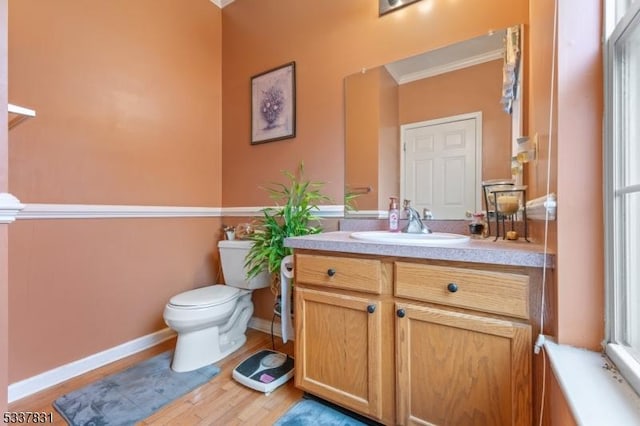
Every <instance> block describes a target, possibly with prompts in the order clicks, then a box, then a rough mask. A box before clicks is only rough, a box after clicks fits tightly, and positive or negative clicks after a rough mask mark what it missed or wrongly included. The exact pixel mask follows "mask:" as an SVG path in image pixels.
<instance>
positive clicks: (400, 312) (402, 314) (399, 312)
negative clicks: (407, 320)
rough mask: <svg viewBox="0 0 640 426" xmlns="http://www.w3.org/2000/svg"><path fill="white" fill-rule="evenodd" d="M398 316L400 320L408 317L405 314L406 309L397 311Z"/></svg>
mask: <svg viewBox="0 0 640 426" xmlns="http://www.w3.org/2000/svg"><path fill="white" fill-rule="evenodd" d="M396 315H398V316H399V317H400V318H404V316H405V315H406V314H405V312H404V309H398V310H397V311H396Z"/></svg>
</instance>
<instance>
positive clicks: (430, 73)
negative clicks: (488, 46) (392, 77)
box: [398, 49, 504, 84]
mask: <svg viewBox="0 0 640 426" xmlns="http://www.w3.org/2000/svg"><path fill="white" fill-rule="evenodd" d="M503 55H504V52H503V50H502V49H497V50H494V51H491V52H487V53H483V54H481V55H476V56H472V57H470V58H465V59H462V60H459V61H454V62H450V63H448V64H445V65H441V66H437V67H431V68H427V69H425V70H421V71H417V72H414V73H410V74H406V75H403V76H401V77H400V78H399V79H398V84H405V83H411V82H412V81H416V80H421V79H423V78H428V77H434V76H436V75H439V74H445V73H448V72H451V71H456V70H461V69H463V68H468V67H472V66H474V65H480V64H483V63H485V62H489V61H494V60H496V59H501V58H502V57H503Z"/></svg>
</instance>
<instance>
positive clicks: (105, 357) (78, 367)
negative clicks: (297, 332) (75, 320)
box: [8, 323, 270, 403]
mask: <svg viewBox="0 0 640 426" xmlns="http://www.w3.org/2000/svg"><path fill="white" fill-rule="evenodd" d="M269 324H270V323H269ZM174 336H175V332H174V331H173V330H171V329H170V328H165V329H162V330H160V331H156V332H155V333H151V334H147V335H146V336H142V337H139V338H137V339H134V340H131V341H129V342H126V343H123V344H121V345H118V346H115V347H113V348H111V349H107V350H105V351H102V352H99V353H97V354H93V355H90V356H88V357H86V358H83V359H79V360H77V361H74V362H71V363H69V364H66V365H62V366H60V367H57V368H54V369H53V370H49V371H45V372H44V373H41V374H38V375H37V376H33V377H30V378H28V379H25V380H22V381H19V382H16V383H12V384H10V385H9V388H8V402H9V403H11V402H14V401H17V400H18V399H22V398H24V397H26V396H29V395H32V394H34V393H36V392H39V391H41V390H43V389H46V388H48V387H51V386H54V385H57V384H58V383H61V382H64V381H65V380H69V379H71V378H73V377H76V376H79V375H81V374H84V373H86V372H88V371H91V370H94V369H96V368H99V367H102V366H103V365H107V364H109V363H111V362H114V361H117V360H119V359H121V358H124V357H127V356H129V355H133V354H135V353H137V352H140V351H142V350H144V349H147V348H150V347H152V346H155V345H157V344H159V343H162V342H164V341H165V340H168V339H170V338H172V337H174Z"/></svg>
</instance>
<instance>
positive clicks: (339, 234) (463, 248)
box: [285, 231, 555, 267]
mask: <svg viewBox="0 0 640 426" xmlns="http://www.w3.org/2000/svg"><path fill="white" fill-rule="evenodd" d="M350 234H351V232H349V231H335V232H325V233H321V234H315V235H306V236H302V237H289V238H287V239H286V240H285V246H287V247H291V248H294V249H307V250H322V251H335V252H342V253H358V254H373V255H379V256H397V257H409V258H419V259H434V260H450V261H456V262H473V263H488V264H497V265H510V266H528V267H543V266H544V265H545V262H544V260H545V253H544V247H543V246H542V245H540V244H537V243H528V242H526V241H524V240H518V241H507V240H498V241H494V240H493V238H487V239H482V240H470V241H467V242H463V243H457V244H451V245H447V246H426V245H420V246H417V245H409V244H397V243H393V244H389V243H379V242H372V241H363V240H356V239H353V238H351V237H350V236H349V235H350ZM554 259H555V255H554V254H553V253H549V252H547V254H546V266H547V267H553V266H554Z"/></svg>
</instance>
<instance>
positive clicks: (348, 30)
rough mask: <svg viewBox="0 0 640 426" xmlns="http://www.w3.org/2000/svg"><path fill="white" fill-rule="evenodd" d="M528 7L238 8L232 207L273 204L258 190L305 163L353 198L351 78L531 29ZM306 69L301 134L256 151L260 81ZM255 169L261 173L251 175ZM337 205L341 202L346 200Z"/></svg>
mask: <svg viewBox="0 0 640 426" xmlns="http://www.w3.org/2000/svg"><path fill="white" fill-rule="evenodd" d="M528 4H529V2H528V1H527V0H518V1H509V0H485V1H482V2H479V1H478V2H461V1H431V0H424V1H420V2H417V3H415V4H412V5H409V6H407V7H405V8H402V9H400V10H398V11H395V12H393V13H390V14H388V15H384V16H383V17H378V10H377V8H378V4H377V2H375V1H365V0H360V1H343V2H334V1H332V2H328V1H315V2H300V1H299V0H237V1H235V2H233V3H231V4H230V5H228V6H227V7H225V8H224V9H223V11H222V15H223V23H224V25H223V49H222V50H223V63H224V68H223V79H222V81H223V86H222V90H223V103H224V110H223V117H222V119H223V147H222V148H223V158H224V159H225V161H224V163H223V166H222V167H223V168H222V177H223V182H224V187H223V190H222V201H223V205H225V206H251V205H262V204H265V203H267V202H268V199H267V197H266V195H265V194H264V193H262V192H261V191H260V190H258V189H257V187H258V185H260V184H261V183H263V182H269V181H272V180H274V179H277V177H278V174H279V171H280V170H282V169H293V168H295V165H296V164H297V163H298V161H300V160H305V164H306V165H307V170H308V172H309V175H310V176H314V177H317V178H318V179H319V180H322V181H325V182H327V183H328V186H327V192H328V193H329V195H331V196H332V197H333V198H334V199H335V200H341V199H342V197H343V194H344V190H343V186H344V92H343V80H344V78H345V77H346V76H348V75H351V74H353V73H355V72H358V71H360V70H361V69H362V68H367V69H369V68H372V67H375V66H378V65H381V64H384V63H387V62H391V61H393V60H397V59H400V58H404V57H407V56H410V55H414V54H417V53H420V52H423V51H425V50H428V49H432V48H436V47H442V46H445V45H448V44H451V43H453V42H456V41H459V40H463V39H468V38H471V37H474V36H478V35H481V34H485V33H486V32H487V31H489V30H490V29H495V28H505V27H507V26H509V25H514V24H520V23H525V24H526V23H527V19H528ZM292 60H295V61H296V73H297V75H296V79H297V135H296V137H295V138H294V139H287V140H283V141H278V142H272V143H267V144H262V145H255V146H251V145H250V143H249V140H250V126H249V123H250V92H249V87H250V79H251V76H252V75H256V74H259V73H261V72H263V71H265V70H268V69H271V68H273V67H275V66H278V65H281V64H284V63H286V62H289V61H292ZM247 170H251V173H248V172H247ZM336 203H340V202H339V201H336Z"/></svg>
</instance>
